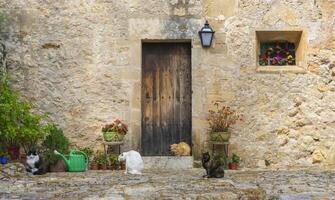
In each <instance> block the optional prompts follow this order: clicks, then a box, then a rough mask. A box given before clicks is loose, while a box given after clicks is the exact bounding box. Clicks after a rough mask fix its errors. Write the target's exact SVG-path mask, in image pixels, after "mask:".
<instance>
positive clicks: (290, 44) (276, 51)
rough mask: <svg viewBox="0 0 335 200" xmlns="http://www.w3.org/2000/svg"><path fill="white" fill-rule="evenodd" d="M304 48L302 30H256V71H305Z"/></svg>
mask: <svg viewBox="0 0 335 200" xmlns="http://www.w3.org/2000/svg"><path fill="white" fill-rule="evenodd" d="M306 48H307V44H306V35H305V33H304V32H303V31H300V30H298V31H295V30H288V31H256V56H257V59H256V60H257V63H256V65H257V71H261V72H276V71H280V72H282V71H292V72H298V73H299V72H305V67H306V66H305V64H304V63H305V49H306Z"/></svg>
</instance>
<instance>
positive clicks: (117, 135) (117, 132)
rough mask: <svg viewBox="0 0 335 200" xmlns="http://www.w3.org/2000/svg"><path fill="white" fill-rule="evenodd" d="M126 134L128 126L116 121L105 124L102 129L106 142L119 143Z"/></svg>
mask: <svg viewBox="0 0 335 200" xmlns="http://www.w3.org/2000/svg"><path fill="white" fill-rule="evenodd" d="M127 132H128V126H127V125H126V124H125V123H123V122H122V121H121V120H119V119H116V120H115V121H114V122H113V123H110V124H106V125H105V126H104V127H103V128H102V133H103V138H104V140H105V141H106V142H121V141H123V138H124V136H125V135H126V134H127Z"/></svg>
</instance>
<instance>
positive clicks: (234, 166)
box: [228, 163, 238, 170]
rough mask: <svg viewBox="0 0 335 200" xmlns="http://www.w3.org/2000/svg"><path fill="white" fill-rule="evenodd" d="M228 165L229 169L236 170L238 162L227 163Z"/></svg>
mask: <svg viewBox="0 0 335 200" xmlns="http://www.w3.org/2000/svg"><path fill="white" fill-rule="evenodd" d="M228 167H229V169H231V170H238V163H229V165H228Z"/></svg>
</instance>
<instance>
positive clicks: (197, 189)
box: [0, 169, 335, 200]
mask: <svg viewBox="0 0 335 200" xmlns="http://www.w3.org/2000/svg"><path fill="white" fill-rule="evenodd" d="M203 174H204V170H202V169H190V170H180V171H164V170H154V171H151V170H146V171H145V172H144V174H143V175H142V176H138V175H124V174H123V173H122V171H89V172H86V173H49V174H46V175H43V176H30V175H29V176H27V175H24V176H21V177H16V178H8V177H7V178H6V177H2V178H1V176H0V199H71V200H72V199H112V200H123V199H127V200H131V199H136V200H141V199H148V200H150V199H171V200H173V199H196V200H205V199H208V200H212V199H213V200H214V199H224V200H227V199H245V200H246V199H273V200H275V199H285V200H286V199H287V200H309V199H315V200H319V199H325V200H326V199H335V171H317V170H294V171H252V170H248V171H227V172H226V177H225V178H223V179H203V178H202V175H203Z"/></svg>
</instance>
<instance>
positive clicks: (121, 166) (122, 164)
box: [120, 162, 126, 170]
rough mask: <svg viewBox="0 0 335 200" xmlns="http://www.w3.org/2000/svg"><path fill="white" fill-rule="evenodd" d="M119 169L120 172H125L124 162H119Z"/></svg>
mask: <svg viewBox="0 0 335 200" xmlns="http://www.w3.org/2000/svg"><path fill="white" fill-rule="evenodd" d="M120 169H121V170H126V163H125V162H120Z"/></svg>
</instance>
